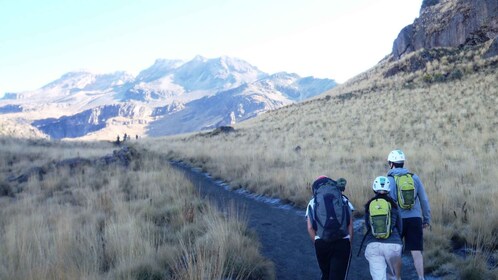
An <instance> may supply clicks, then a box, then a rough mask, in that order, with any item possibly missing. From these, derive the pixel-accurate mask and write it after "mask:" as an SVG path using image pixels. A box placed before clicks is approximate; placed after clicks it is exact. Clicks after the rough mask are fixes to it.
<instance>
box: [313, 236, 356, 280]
mask: <svg viewBox="0 0 498 280" xmlns="http://www.w3.org/2000/svg"><path fill="white" fill-rule="evenodd" d="M315 251H316V258H317V260H318V265H319V266H320V270H321V271H322V280H344V279H346V276H347V272H348V269H349V262H350V260H351V244H350V242H349V239H339V240H336V241H330V242H329V241H324V240H322V239H317V240H315Z"/></svg>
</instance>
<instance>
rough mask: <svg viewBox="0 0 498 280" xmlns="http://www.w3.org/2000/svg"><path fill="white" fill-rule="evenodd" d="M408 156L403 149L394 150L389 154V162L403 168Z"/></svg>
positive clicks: (392, 166) (393, 166)
mask: <svg viewBox="0 0 498 280" xmlns="http://www.w3.org/2000/svg"><path fill="white" fill-rule="evenodd" d="M405 160H406V156H405V153H403V151H402V150H393V151H391V152H390V153H389V155H388V156H387V163H388V164H389V167H390V168H391V169H392V168H403V166H404V165H405Z"/></svg>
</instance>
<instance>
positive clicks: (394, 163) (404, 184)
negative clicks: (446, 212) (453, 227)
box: [387, 150, 431, 279]
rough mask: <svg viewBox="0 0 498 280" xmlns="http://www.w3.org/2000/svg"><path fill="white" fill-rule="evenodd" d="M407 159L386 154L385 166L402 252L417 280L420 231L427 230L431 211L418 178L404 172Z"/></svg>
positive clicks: (421, 275)
mask: <svg viewBox="0 0 498 280" xmlns="http://www.w3.org/2000/svg"><path fill="white" fill-rule="evenodd" d="M405 160H406V157H405V154H404V153H403V151H401V150H394V151H392V152H391V153H389V155H388V157H387V163H388V164H389V167H390V170H389V172H387V178H388V179H389V183H390V184H391V191H390V192H389V194H390V196H391V197H392V198H393V199H394V200H395V201H396V202H397V204H398V208H399V210H400V215H401V218H402V221H403V230H402V233H401V237H402V238H403V240H404V244H405V247H404V250H405V251H410V252H411V255H412V257H413V263H414V265H415V270H416V271H417V275H418V278H419V279H424V259H423V255H422V251H423V250H424V238H423V229H425V228H428V227H430V223H431V209H430V206H429V199H428V197H427V195H426V193H425V189H424V185H423V184H422V182H421V181H420V178H419V177H418V176H417V175H415V174H412V173H410V172H409V171H408V169H406V168H404V163H405Z"/></svg>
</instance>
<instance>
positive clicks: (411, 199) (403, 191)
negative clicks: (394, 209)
mask: <svg viewBox="0 0 498 280" xmlns="http://www.w3.org/2000/svg"><path fill="white" fill-rule="evenodd" d="M394 181H395V182H396V188H397V196H398V205H399V207H401V208H402V209H412V208H413V205H415V182H414V181H413V174H411V173H407V174H404V175H395V176H394Z"/></svg>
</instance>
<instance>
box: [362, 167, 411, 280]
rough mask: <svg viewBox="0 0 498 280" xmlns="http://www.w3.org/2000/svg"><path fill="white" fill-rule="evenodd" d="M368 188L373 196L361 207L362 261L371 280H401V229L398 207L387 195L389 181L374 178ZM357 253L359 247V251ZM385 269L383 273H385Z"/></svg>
mask: <svg viewBox="0 0 498 280" xmlns="http://www.w3.org/2000/svg"><path fill="white" fill-rule="evenodd" d="M372 189H373V191H374V193H375V196H374V197H373V198H372V199H370V200H369V201H368V202H367V203H366V204H365V226H366V228H367V232H366V234H365V237H364V238H363V241H362V245H363V242H364V241H366V244H367V247H366V249H365V258H366V259H367V260H368V264H369V267H370V275H371V276H372V279H373V280H386V279H390V280H391V279H397V280H399V279H401V250H402V249H403V242H402V240H401V230H402V229H403V226H402V221H401V216H400V213H399V210H398V205H397V203H396V201H394V200H393V199H392V198H391V197H390V196H389V191H390V190H391V187H390V183H389V179H388V178H387V177H384V176H379V177H377V178H375V180H374V182H373V185H372ZM360 252H361V246H360V251H359V252H358V254H359V253H360ZM386 268H387V273H386Z"/></svg>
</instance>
